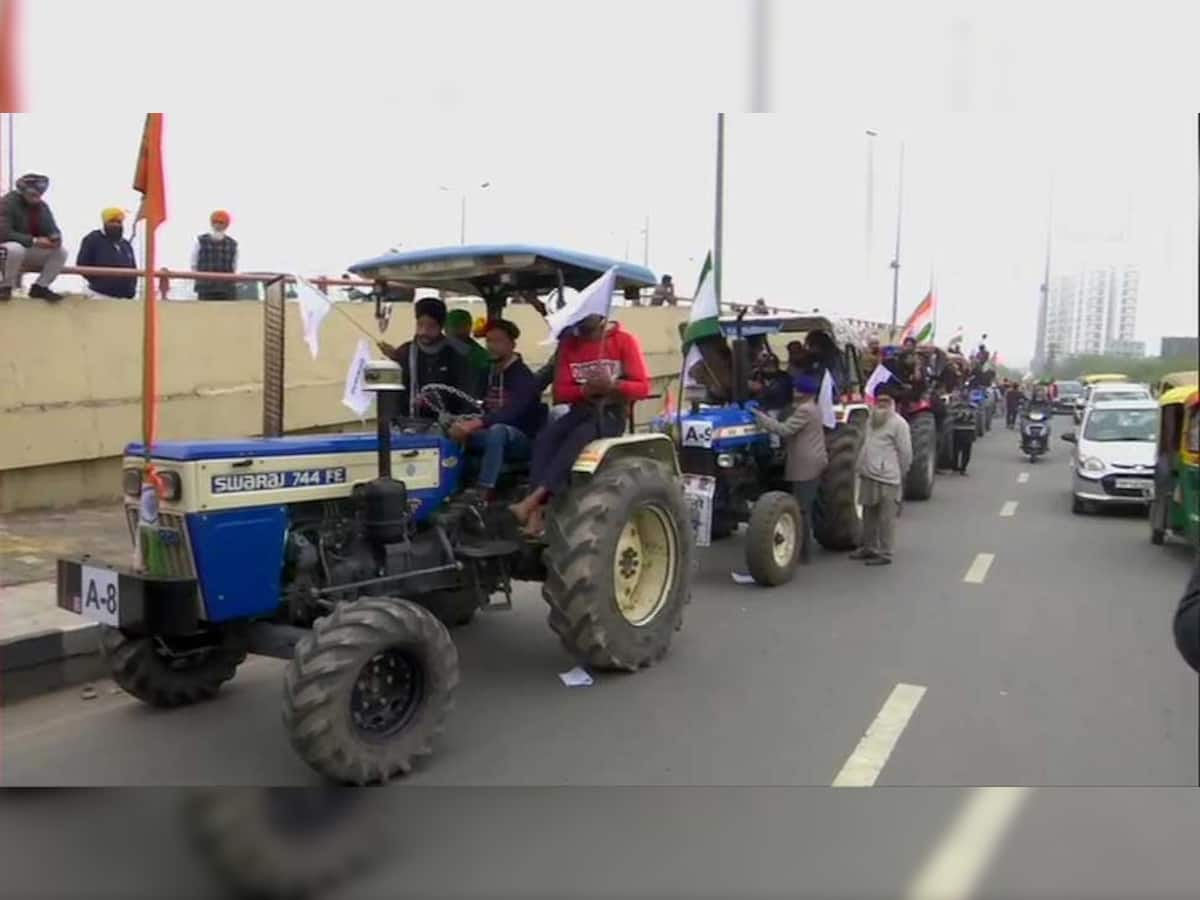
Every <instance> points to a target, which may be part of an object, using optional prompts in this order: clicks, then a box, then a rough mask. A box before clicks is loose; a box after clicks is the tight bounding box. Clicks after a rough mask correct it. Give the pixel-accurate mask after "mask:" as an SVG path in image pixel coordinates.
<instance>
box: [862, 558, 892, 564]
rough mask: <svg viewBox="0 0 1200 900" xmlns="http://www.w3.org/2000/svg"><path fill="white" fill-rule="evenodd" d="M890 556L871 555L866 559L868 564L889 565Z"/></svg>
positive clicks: (890, 562)
mask: <svg viewBox="0 0 1200 900" xmlns="http://www.w3.org/2000/svg"><path fill="white" fill-rule="evenodd" d="M891 564H892V558H891V557H890V556H872V557H871V558H870V559H868V560H867V565H868V566H890V565H891Z"/></svg>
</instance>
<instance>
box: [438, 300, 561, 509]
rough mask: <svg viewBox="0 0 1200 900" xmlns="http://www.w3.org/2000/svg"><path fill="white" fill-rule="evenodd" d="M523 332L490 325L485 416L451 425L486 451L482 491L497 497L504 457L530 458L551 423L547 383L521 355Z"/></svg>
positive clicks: (501, 323) (501, 322)
mask: <svg viewBox="0 0 1200 900" xmlns="http://www.w3.org/2000/svg"><path fill="white" fill-rule="evenodd" d="M520 336H521V330H520V329H519V328H517V326H516V325H515V324H514V323H512V322H509V321H507V320H505V319H496V320H495V321H492V322H489V323H488V326H487V350H488V354H489V355H490V356H491V358H492V365H491V368H490V369H489V370H488V375H487V386H486V390H485V392H484V409H485V410H486V411H485V413H484V415H483V416H482V417H479V418H475V419H466V420H464V421H460V422H458V423H457V424H455V425H454V426H453V427H452V428H451V429H450V437H451V438H452V439H454V440H456V441H460V442H464V443H466V445H467V447H468V448H470V449H472V450H482V451H483V462H482V463H481V465H480V469H479V489H480V491H482V492H483V494H484V495H485V499H491V496H492V494H493V493H494V492H495V489H496V481H497V480H498V479H499V477H500V470H501V468H503V466H504V461H505V460H506V459H507V460H513V461H516V460H521V459H528V458H529V456H530V453H531V452H532V448H533V439H534V438H535V437H536V436H537V433H538V431H539V430H540V429H541V427H542V425H543V424H544V423H545V419H546V407H545V406H544V405H543V404H542V402H541V397H542V385H541V383H540V382H539V380H538V378H537V376H535V375H534V374H533V372H532V371H530V369H529V366H527V365H525V361H524V360H523V359H521V354H519V353H517V352H516V350H517V338H518V337H520Z"/></svg>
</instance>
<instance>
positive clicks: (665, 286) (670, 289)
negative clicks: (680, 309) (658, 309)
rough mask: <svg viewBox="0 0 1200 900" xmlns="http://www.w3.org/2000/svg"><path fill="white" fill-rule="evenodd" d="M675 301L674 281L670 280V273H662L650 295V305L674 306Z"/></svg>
mask: <svg viewBox="0 0 1200 900" xmlns="http://www.w3.org/2000/svg"><path fill="white" fill-rule="evenodd" d="M675 303H676V300H675V283H674V282H673V281H671V276H670V275H664V276H663V277H662V281H661V282H660V283H659V284H656V285H655V286H654V293H652V294H651V295H650V305H651V306H674V305H675ZM635 305H637V304H635Z"/></svg>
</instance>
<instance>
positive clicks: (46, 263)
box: [0, 173, 67, 303]
mask: <svg viewBox="0 0 1200 900" xmlns="http://www.w3.org/2000/svg"><path fill="white" fill-rule="evenodd" d="M49 187H50V179H49V178H47V177H46V176H45V175H35V174H32V173H31V174H29V175H22V176H21V177H20V178H18V179H17V183H16V185H15V187H14V189H13V190H12V191H10V192H9V193H8V194H7V195H5V197H4V199H3V200H2V201H0V250H3V251H4V254H3V256H4V273H3V277H2V278H0V300H11V299H12V292H13V288H14V287H16V284H17V280H18V279H19V278H20V277H21V273H22V272H37V273H38V279H37V281H36V282H35V283H34V285H33V287H31V288H30V289H29V296H30V297H32V298H34V299H36V300H45V301H46V302H47V303H57V302H58V301H59V300H61V299H62V295H61V294H58V293H55V292H54V291H52V290H50V285H51V284H52V283H53V282H54V279H55V278H57V277H58V274H59V272H61V271H62V268H63V266H65V265H66V264H67V251H66V250H65V249H63V245H62V232H61V231H59V230H58V223H56V222H55V221H54V214H53V213H52V212H50V207H49V206H47V205H46V202H45V201H44V200H43V199H42V198H43V196H44V195H45V193H46V189H47V188H49Z"/></svg>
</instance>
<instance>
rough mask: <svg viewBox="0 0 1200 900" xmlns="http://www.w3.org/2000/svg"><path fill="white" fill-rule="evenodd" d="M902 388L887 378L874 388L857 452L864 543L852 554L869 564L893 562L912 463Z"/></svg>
mask: <svg viewBox="0 0 1200 900" xmlns="http://www.w3.org/2000/svg"><path fill="white" fill-rule="evenodd" d="M902 390H903V388H901V387H899V386H896V385H893V384H890V383H886V382H885V383H884V384H881V385H879V387H877V388H876V389H875V408H874V409H873V410H871V415H870V417H869V418H868V420H867V433H866V437H865V438H864V440H863V445H862V449H861V450H860V451H859V454H858V485H859V499H860V501H861V502H862V518H863V528H862V546H861V547H859V548H858V549H857V550H855V551H854V552H853V553H851V554H850V558H851V559H855V560H862V561H864V562H866V564H867V565H868V566H890V565H891V564H892V538H893V536H894V534H895V531H896V514H897V513H898V512H899V510H900V499H901V485H903V484H904V478H905V476H906V475H907V474H908V470H909V467H911V466H912V455H913V454H912V434H911V433H910V431H909V428H908V423H907V422H906V421H904V419H903V418H901V417H900V416H899V415H898V414H897V413H896V394H897V393H899V392H900V391H902Z"/></svg>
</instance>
